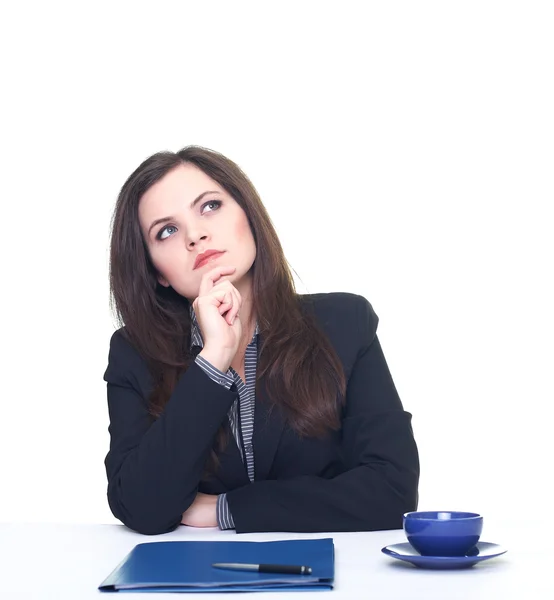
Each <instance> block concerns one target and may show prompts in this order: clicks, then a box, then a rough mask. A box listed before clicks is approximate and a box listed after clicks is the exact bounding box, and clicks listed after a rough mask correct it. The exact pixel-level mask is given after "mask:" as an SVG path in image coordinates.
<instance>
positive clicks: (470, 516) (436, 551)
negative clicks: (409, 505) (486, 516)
mask: <svg viewBox="0 0 554 600" xmlns="http://www.w3.org/2000/svg"><path fill="white" fill-rule="evenodd" d="M403 524H404V532H405V533H406V536H407V538H408V542H410V544H411V545H412V546H413V547H414V548H415V549H416V550H417V551H418V552H419V553H420V554H421V555H423V556H464V555H465V554H467V553H468V552H469V551H470V550H471V549H472V548H473V547H474V546H475V544H477V542H478V541H479V538H480V537H481V532H482V530H483V517H482V516H481V515H479V514H477V513H472V512H459V511H414V512H408V513H405V514H404V519H403Z"/></svg>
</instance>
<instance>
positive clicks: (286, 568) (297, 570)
mask: <svg viewBox="0 0 554 600" xmlns="http://www.w3.org/2000/svg"><path fill="white" fill-rule="evenodd" d="M212 567H215V568H216V569H231V570H232V571H257V572H258V573H288V574H291V575H311V573H312V568H311V567H303V566H302V565H250V564H247V563H214V564H213V565H212Z"/></svg>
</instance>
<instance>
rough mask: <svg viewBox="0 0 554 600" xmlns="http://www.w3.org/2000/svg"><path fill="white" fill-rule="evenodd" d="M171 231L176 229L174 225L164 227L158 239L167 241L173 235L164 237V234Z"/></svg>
mask: <svg viewBox="0 0 554 600" xmlns="http://www.w3.org/2000/svg"><path fill="white" fill-rule="evenodd" d="M171 229H175V227H173V225H167V227H164V228H163V229H161V230H160V233H158V239H159V240H165V239H167V238H168V237H169V235H171V233H170V234H169V235H164V233H165V232H166V231H169V230H171Z"/></svg>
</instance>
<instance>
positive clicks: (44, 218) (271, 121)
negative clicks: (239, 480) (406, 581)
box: [0, 0, 554, 523]
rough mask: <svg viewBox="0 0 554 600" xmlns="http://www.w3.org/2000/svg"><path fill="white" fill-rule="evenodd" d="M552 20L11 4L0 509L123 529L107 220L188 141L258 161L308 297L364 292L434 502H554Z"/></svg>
mask: <svg viewBox="0 0 554 600" xmlns="http://www.w3.org/2000/svg"><path fill="white" fill-rule="evenodd" d="M553 14H554V9H553V6H552V3H550V2H533V1H530V0H527V1H521V2H510V1H506V0H505V1H502V2H487V1H486V0H480V1H478V2H469V1H467V0H466V1H464V2H444V1H438V2H424V1H419V2H413V1H409V2H394V1H391V2H344V0H343V1H341V2H322V1H317V2H306V1H305V2H301V1H290V2H284V1H283V0H279V1H278V2H277V1H273V2H241V1H237V0H233V1H231V2H220V3H219V2H199V1H196V0H195V1H194V2H188V1H180V2H163V1H160V0H158V1H157V2H144V3H140V2H136V1H135V2H115V1H111V2H104V3H102V2H98V1H97V2H90V3H87V5H86V6H85V5H84V3H82V2H67V3H66V4H62V3H60V2H34V3H30V2H26V3H23V2H21V3H11V5H10V4H9V3H6V5H5V7H4V8H2V9H1V14H0V44H1V47H0V51H1V52H0V55H1V57H2V63H3V64H2V74H1V81H0V83H1V85H2V88H3V91H2V92H1V95H0V102H1V103H2V105H1V111H0V119H1V123H0V125H1V133H0V138H1V142H0V143H1V157H0V160H1V163H0V164H1V172H2V177H1V196H2V202H1V209H0V210H1V215H2V228H1V229H2V235H1V236H0V240H1V257H2V294H1V299H2V313H1V314H2V324H1V340H2V341H1V349H2V362H1V364H2V367H3V369H2V371H3V372H2V391H1V394H0V401H1V414H2V433H1V435H0V461H1V487H2V493H1V494H0V520H5V521H64V522H106V523H110V522H115V519H113V517H112V516H111V513H110V511H109V509H108V505H107V502H106V497H105V492H106V477H105V471H104V465H103V460H104V456H105V454H106V452H107V449H108V444H109V437H108V432H107V427H108V415H107V406H106V390H105V383H104V381H103V379H102V376H103V373H104V370H105V368H106V365H107V355H108V344H109V338H110V335H111V333H112V331H113V330H114V327H115V323H114V320H113V318H112V315H111V314H110V310H109V306H108V300H109V290H108V246H109V225H110V218H111V214H112V210H113V206H114V202H115V199H116V196H117V194H118V191H119V189H120V187H121V185H122V184H123V182H124V181H125V179H126V178H127V176H128V175H129V174H130V173H131V172H132V171H133V170H134V169H135V167H136V166H138V164H139V163H140V162H141V161H142V160H143V159H144V158H146V157H147V156H149V155H150V154H152V153H154V152H156V151H158V150H165V149H169V150H178V149H179V148H181V147H182V146H185V145H187V144H200V145H204V146H207V147H209V148H213V149H215V150H218V151H220V152H223V153H224V154H226V155H228V156H229V157H230V158H232V159H233V160H235V161H236V162H237V163H238V164H239V165H240V166H241V167H242V168H243V169H244V170H245V171H246V173H247V174H248V175H249V176H250V178H251V179H252V180H253V182H254V184H255V185H256V186H257V188H258V190H259V192H260V194H261V196H262V199H263V201H264V203H265V204H266V206H267V207H268V210H269V213H270V215H271V217H272V219H273V221H274V223H275V226H276V228H277V231H278V233H279V235H280V239H281V241H282V244H283V246H284V249H285V253H286V255H287V258H288V260H289V262H290V264H291V265H292V267H293V268H294V270H295V271H296V273H297V274H298V277H297V283H298V290H299V291H300V292H327V291H349V292H354V293H358V294H362V295H364V296H366V297H367V298H368V299H369V300H370V302H371V303H372V304H373V307H374V309H375V310H376V312H377V314H378V315H379V317H380V326H379V330H378V334H379V336H380V339H381V343H382V345H383V348H384V351H385V355H386V357H387V360H388V363H389V366H390V369H391V371H392V374H393V377H394V380H395V382H396V385H397V388H398V390H399V393H400V396H401V398H402V400H403V402H404V406H405V408H406V410H408V411H410V412H411V413H413V427H414V431H415V435H416V439H417V442H418V444H419V448H420V454H421V468H422V471H421V487H420V508H421V509H443V510H448V509H462V510H475V511H480V512H482V514H484V515H485V517H486V516H487V515H493V514H494V515H497V516H503V515H506V516H508V515H510V513H511V512H513V511H526V513H529V512H532V513H534V514H535V515H536V514H538V511H539V510H541V509H548V508H550V506H549V502H550V499H551V490H552V485H551V483H550V482H551V477H552V475H551V473H552V467H551V462H552V461H551V459H552V455H553V452H552V443H551V437H552V423H551V420H550V419H551V414H552V411H551V409H550V406H551V403H552V401H553V399H554V394H553V387H554V386H553V382H552V371H553V369H552V367H553V352H552V339H553V333H554V331H553V329H554V327H553V318H552V312H553V310H554V294H553V290H552V280H553V276H552V273H553V268H552V258H553V256H554V252H553V247H552V246H553V243H552V237H553V235H552V230H553V225H554V223H553V218H552V216H551V210H552V203H553V198H554V194H553V191H554V190H553V188H554V183H553V164H554V162H553V159H554V118H553V114H554V109H553V107H554V84H553V78H554V41H553V40H554V35H553V33H552V32H553V31H554V18H553ZM549 490H550V491H549ZM520 514H521V513H520Z"/></svg>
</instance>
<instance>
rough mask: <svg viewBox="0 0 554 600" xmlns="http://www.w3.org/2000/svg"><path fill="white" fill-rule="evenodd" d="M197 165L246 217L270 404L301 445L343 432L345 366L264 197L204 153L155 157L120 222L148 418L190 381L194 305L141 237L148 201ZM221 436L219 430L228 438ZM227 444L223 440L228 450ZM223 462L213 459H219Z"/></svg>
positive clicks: (129, 323) (124, 317)
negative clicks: (169, 281)
mask: <svg viewBox="0 0 554 600" xmlns="http://www.w3.org/2000/svg"><path fill="white" fill-rule="evenodd" d="M187 163H190V164H193V165H195V166H196V167H198V168H199V169H201V170H202V171H203V172H204V173H206V175H208V176H209V177H211V178H212V179H213V180H214V181H216V182H217V183H218V184H219V185H221V186H222V187H223V188H224V189H225V190H226V191H227V192H228V193H229V194H230V195H231V196H232V197H233V199H234V200H235V201H236V202H237V203H238V204H239V206H240V207H241V208H242V209H243V210H244V212H245V213H246V216H247V218H248V221H249V223H250V227H251V230H252V234H253V236H254V241H255V244H256V259H255V261H254V264H253V266H252V275H253V277H252V282H253V283H252V285H253V294H252V300H253V304H252V311H253V312H252V314H253V315H255V317H256V318H257V321H258V327H259V331H260V334H261V338H262V340H263V342H262V344H261V347H260V348H259V349H258V352H259V358H258V367H257V380H258V381H259V379H260V378H261V377H264V376H265V382H266V389H267V392H268V395H269V398H270V400H271V402H272V403H273V404H274V405H276V406H279V407H281V408H282V410H283V411H284V414H285V416H286V417H287V421H288V422H289V424H290V426H291V427H292V428H293V429H294V430H295V431H296V432H297V433H298V434H299V435H301V436H314V437H320V436H323V435H325V433H326V432H328V431H329V430H336V429H338V428H339V426H340V404H341V403H342V402H343V401H344V396H345V387H346V383H345V377H344V373H343V369H342V365H341V362H340V360H339V358H338V356H337V354H336V352H335V351H334V349H333V347H332V345H331V344H330V342H329V340H328V339H327V337H326V336H325V335H324V333H323V332H322V331H321V330H320V329H319V327H318V325H317V323H316V321H315V319H314V317H313V314H312V311H311V310H310V304H309V303H305V302H301V299H302V296H300V295H298V294H297V293H296V291H295V287H294V280H293V278H292V275H291V272H290V269H289V266H288V263H287V261H286V259H285V255H284V253H283V249H282V247H281V244H280V242H279V239H278V237H277V234H276V232H275V229H274V227H273V224H272V222H271V219H270V218H269V215H268V213H267V211H266V209H265V207H264V205H263V204H262V202H261V200H260V197H259V195H258V193H257V191H256V189H255V188H254V186H253V185H252V183H251V182H250V180H249V179H248V177H247V176H246V175H245V173H244V172H243V171H242V170H241V169H240V168H239V167H238V165H236V164H235V163H234V162H232V161H231V160H229V159H228V158H226V157H225V156H223V155H221V154H219V153H217V152H214V151H212V150H208V149H206V148H202V147H199V146H187V147H186V148H183V149H182V150H180V151H179V152H177V153H174V152H158V153H156V154H154V155H153V156H151V157H150V158H147V159H146V160H145V161H144V162H143V163H142V164H141V165H140V166H139V167H138V168H137V169H136V170H135V171H134V172H133V173H132V174H131V176H130V177H129V178H128V179H127V181H126V182H125V184H124V185H123V187H122V189H121V192H120V194H119V197H118V199H117V203H116V206H115V210H114V214H113V219H112V236H111V251H110V288H111V304H112V308H113V309H114V312H115V314H116V316H117V318H118V321H119V323H120V325H124V326H125V329H124V332H125V335H126V336H127V338H128V339H129V341H130V342H131V343H132V344H133V346H134V347H135V349H136V350H137V351H138V352H139V353H140V354H141V355H142V356H143V358H144V359H145V360H146V361H147V364H148V366H149V369H150V372H151V374H152V377H153V379H154V389H153V391H152V394H151V397H150V398H149V409H150V413H151V414H152V416H153V417H158V416H159V415H160V414H161V413H162V412H163V409H164V406H165V404H166V402H167V401H168V399H169V397H170V396H171V393H172V391H173V389H174V387H175V385H176V384H177V381H178V378H179V376H180V375H181V373H182V372H184V371H185V370H186V369H187V367H188V366H189V365H190V364H191V361H192V360H193V356H192V354H191V349H190V330H191V322H190V314H189V309H190V304H189V301H188V300H187V299H186V298H184V297H182V296H180V295H179V294H177V292H175V291H174V290H173V289H172V288H171V287H169V288H166V287H164V286H162V285H160V284H159V283H158V280H157V272H156V269H155V267H154V265H153V264H152V261H151V259H150V255H149V251H148V247H147V245H146V242H145V240H144V238H143V235H142V232H141V229H140V224H139V217H138V206H139V201H140V199H141V197H142V195H143V194H144V193H145V192H146V191H147V190H148V189H149V188H150V187H151V186H152V185H153V184H154V183H156V182H157V181H159V180H160V179H162V177H164V176H165V175H166V174H167V173H168V172H169V171H171V170H172V169H174V168H176V167H178V166H179V165H182V164H187ZM221 433H222V430H221V431H220V434H221ZM223 438H224V436H221V435H220V436H219V438H218V439H219V440H220V441H222V440H223ZM214 456H215V455H212V458H214Z"/></svg>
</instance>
